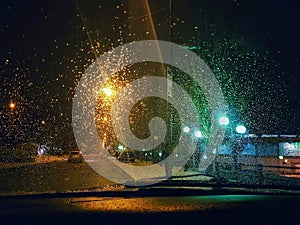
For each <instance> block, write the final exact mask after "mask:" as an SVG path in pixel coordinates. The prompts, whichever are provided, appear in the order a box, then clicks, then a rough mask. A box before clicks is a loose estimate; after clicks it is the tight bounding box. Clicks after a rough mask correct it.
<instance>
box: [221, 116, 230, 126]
mask: <svg viewBox="0 0 300 225" xmlns="http://www.w3.org/2000/svg"><path fill="white" fill-rule="evenodd" d="M219 124H220V125H222V126H227V125H229V118H228V117H227V116H221V117H220V118H219Z"/></svg>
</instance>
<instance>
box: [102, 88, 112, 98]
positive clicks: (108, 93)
mask: <svg viewBox="0 0 300 225" xmlns="http://www.w3.org/2000/svg"><path fill="white" fill-rule="evenodd" d="M103 92H104V94H105V95H106V96H107V97H110V96H111V95H112V93H113V91H112V89H111V88H108V87H107V88H103Z"/></svg>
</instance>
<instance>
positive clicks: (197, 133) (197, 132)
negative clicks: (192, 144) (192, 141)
mask: <svg viewBox="0 0 300 225" xmlns="http://www.w3.org/2000/svg"><path fill="white" fill-rule="evenodd" d="M194 135H195V137H196V138H201V137H202V133H201V131H200V130H197V131H195V133H194Z"/></svg>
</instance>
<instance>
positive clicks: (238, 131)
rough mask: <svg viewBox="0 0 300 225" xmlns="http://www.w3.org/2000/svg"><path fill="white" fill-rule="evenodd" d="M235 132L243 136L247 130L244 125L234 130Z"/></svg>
mask: <svg viewBox="0 0 300 225" xmlns="http://www.w3.org/2000/svg"><path fill="white" fill-rule="evenodd" d="M235 131H236V132H237V133H238V134H244V133H246V131H247V129H246V127H245V126H244V125H238V126H237V127H236V128H235Z"/></svg>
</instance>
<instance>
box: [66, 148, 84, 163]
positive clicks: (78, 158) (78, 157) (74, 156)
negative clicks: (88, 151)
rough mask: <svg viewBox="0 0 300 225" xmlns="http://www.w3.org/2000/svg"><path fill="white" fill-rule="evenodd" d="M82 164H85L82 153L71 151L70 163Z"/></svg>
mask: <svg viewBox="0 0 300 225" xmlns="http://www.w3.org/2000/svg"><path fill="white" fill-rule="evenodd" d="M76 162H78V163H82V162H83V156H82V153H81V151H78V150H75V151H71V152H70V153H69V157H68V163H76Z"/></svg>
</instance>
